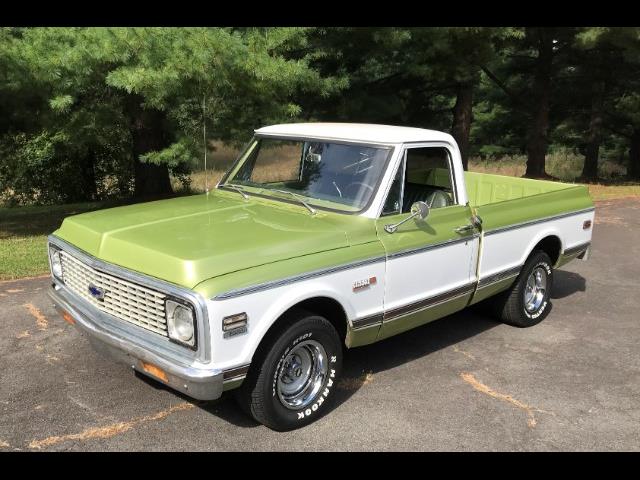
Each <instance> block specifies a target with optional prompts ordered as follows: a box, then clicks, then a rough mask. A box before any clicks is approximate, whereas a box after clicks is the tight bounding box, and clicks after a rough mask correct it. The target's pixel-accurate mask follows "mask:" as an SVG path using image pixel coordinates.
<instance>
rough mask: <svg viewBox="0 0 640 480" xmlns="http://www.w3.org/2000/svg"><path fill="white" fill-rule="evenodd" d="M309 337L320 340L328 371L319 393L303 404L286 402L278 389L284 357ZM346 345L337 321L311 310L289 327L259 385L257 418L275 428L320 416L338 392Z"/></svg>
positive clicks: (302, 423) (293, 426)
mask: <svg viewBox="0 0 640 480" xmlns="http://www.w3.org/2000/svg"><path fill="white" fill-rule="evenodd" d="M306 340H314V341H315V342H318V343H320V345H322V347H323V348H324V350H325V353H326V356H327V359H326V360H327V366H328V371H327V375H326V377H325V378H324V381H323V383H322V386H321V387H320V389H319V390H318V392H317V393H316V395H315V397H314V398H313V399H312V400H311V401H310V402H309V403H308V404H307V405H306V406H304V407H303V408H301V409H292V408H287V407H286V406H284V405H283V404H282V402H281V400H280V398H279V396H278V393H277V391H276V388H277V383H278V378H279V375H280V373H281V369H282V368H283V362H284V359H285V358H286V357H287V355H288V354H289V352H291V351H292V349H293V348H294V347H295V346H296V345H297V344H299V343H300V342H304V341H306ZM342 355H343V352H342V345H341V342H340V338H339V336H338V333H337V332H336V330H335V328H334V327H333V325H331V323H330V322H328V321H327V320H326V319H324V318H323V317H320V316H317V315H313V314H309V315H308V316H305V317H304V318H302V319H300V320H299V321H296V322H295V323H294V324H293V325H291V326H290V327H289V328H287V329H286V330H285V331H284V332H283V333H282V335H281V336H279V338H278V339H277V340H276V342H275V343H274V345H273V347H272V348H271V349H270V351H269V353H268V354H267V355H266V357H265V360H264V363H263V366H262V374H261V375H260V378H259V379H258V382H259V383H262V385H256V387H257V389H258V391H260V392H262V397H263V398H262V399H261V400H262V402H261V403H262V413H263V415H262V417H263V418H260V419H257V420H259V421H261V422H262V423H264V424H265V425H267V426H268V427H270V428H273V429H275V430H292V429H296V428H300V427H302V426H305V425H308V424H309V423H311V422H313V421H315V420H317V419H318V418H320V417H321V416H322V415H323V414H324V413H325V412H326V411H327V410H328V405H329V403H330V400H332V398H333V396H334V395H335V389H336V383H337V381H338V379H339V378H340V374H341V371H342Z"/></svg>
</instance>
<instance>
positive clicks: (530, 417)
mask: <svg viewBox="0 0 640 480" xmlns="http://www.w3.org/2000/svg"><path fill="white" fill-rule="evenodd" d="M460 377H461V378H462V380H464V381H465V382H467V383H468V384H469V385H471V386H472V387H473V388H474V389H476V390H477V391H478V392H480V393H484V394H485V395H489V396H490V397H493V398H496V399H498V400H501V401H503V402H507V403H510V404H511V405H513V406H515V407H518V408H520V409H521V410H524V411H525V412H527V426H528V427H529V428H535V426H536V425H537V422H536V417H535V415H534V412H539V413H548V414H550V415H555V414H554V413H553V412H548V411H545V410H540V409H539V408H535V407H532V406H531V405H527V404H526V403H524V402H521V401H520V400H517V399H515V398H513V397H512V396H511V395H507V394H505V393H500V392H496V391H495V390H493V389H492V388H491V387H488V386H487V385H485V384H484V383H481V382H480V381H478V380H477V379H476V377H475V376H474V375H473V374H471V373H466V372H462V373H460Z"/></svg>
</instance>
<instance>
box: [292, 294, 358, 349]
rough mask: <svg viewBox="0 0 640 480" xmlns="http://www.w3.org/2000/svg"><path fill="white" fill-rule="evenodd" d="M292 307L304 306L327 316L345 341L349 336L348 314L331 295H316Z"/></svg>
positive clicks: (305, 308) (308, 309)
mask: <svg viewBox="0 0 640 480" xmlns="http://www.w3.org/2000/svg"><path fill="white" fill-rule="evenodd" d="M291 308H302V309H304V310H307V311H309V312H312V313H315V314H317V315H321V316H323V317H324V318H326V319H327V320H328V321H329V322H330V323H331V324H332V325H333V326H334V327H335V329H336V331H337V332H338V336H339V337H340V338H341V339H342V340H343V341H344V339H345V337H346V336H347V314H346V313H345V311H344V308H342V305H340V303H339V302H338V301H337V300H334V299H333V298H329V297H315V298H309V299H307V300H303V301H302V302H300V303H297V304H296V305H294V306H293V307H291Z"/></svg>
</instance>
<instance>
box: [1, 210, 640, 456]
mask: <svg viewBox="0 0 640 480" xmlns="http://www.w3.org/2000/svg"><path fill="white" fill-rule="evenodd" d="M591 253H592V255H591V258H590V259H589V260H588V261H587V262H582V261H579V260H577V261H574V262H571V263H570V264H568V265H566V266H565V267H563V268H562V269H561V270H558V271H556V274H555V285H554V288H553V292H552V302H553V303H552V310H551V312H550V314H549V316H548V317H547V319H546V320H545V321H544V322H542V323H541V324H539V325H537V326H535V327H532V328H528V329H519V328H514V327H510V326H507V325H502V324H500V323H497V322H495V321H493V320H492V319H491V318H489V317H487V316H485V315H484V314H483V313H482V312H481V311H478V310H475V309H470V310H466V311H463V312H461V313H458V314H455V315H452V316H450V317H447V318H444V319H441V320H438V321H436V322H433V323H431V324H428V325H425V326H423V327H421V328H418V329H415V330H412V331H410V332H407V333H405V334H402V335H399V336H396V337H393V338H390V339H388V340H386V341H383V342H380V343H378V344H375V345H371V346H367V347H361V348H357V349H354V350H350V351H347V353H346V357H345V367H344V368H345V371H344V378H343V380H342V381H341V382H340V383H339V384H338V388H337V389H336V390H335V395H336V399H337V402H336V403H335V406H334V408H333V409H332V411H331V412H329V413H328V414H327V415H325V416H324V417H323V418H322V419H320V420H319V421H317V422H316V423H314V424H312V425H310V426H308V427H305V428H303V429H300V430H296V431H293V432H288V433H277V432H274V431H271V430H269V429H268V428H266V427H264V426H262V425H259V424H257V423H255V422H254V421H253V420H251V419H250V418H248V417H246V416H245V415H244V413H242V411H241V410H240V409H239V408H238V407H237V406H236V404H235V402H234V401H233V398H231V397H230V396H228V395H225V396H223V397H222V398H221V399H219V400H216V401H213V402H196V401H192V400H190V399H189V398H187V397H184V396H181V395H179V394H177V393H175V392H173V391H171V390H168V389H165V388H164V387H162V386H161V385H159V384H158V383H156V382H154V381H152V380H146V379H143V378H141V377H139V376H136V375H134V374H133V373H132V371H131V370H130V369H129V368H128V367H126V366H124V365H118V364H114V363H113V362H112V361H110V360H109V359H107V358H103V357H102V356H100V355H99V354H98V353H96V352H95V351H94V350H93V349H92V348H91V346H90V345H89V343H88V341H87V340H86V339H85V338H84V337H83V336H82V335H81V334H80V333H79V332H78V331H77V330H76V329H75V328H74V327H73V326H71V325H69V324H67V323H66V322H64V321H63V319H62V318H61V317H59V316H58V315H57V314H56V312H55V310H54V309H53V308H52V306H51V302H50V300H49V298H48V297H47V295H46V291H47V289H48V286H49V284H50V281H49V279H48V278H47V277H42V278H36V279H25V280H18V281H11V282H1V283H0V312H1V314H2V319H1V320H0V452H2V451H13V450H20V451H45V450H81V451H86V450H90V451H95V450H99V451H105V450H118V451H129V450H163V451H180V450H207V451H213V450H232V451H251V450H298V451H324V450H350V451H355V450H499V451H503V450H515V451H520V450H551V451H555V450H634V451H637V450H639V449H640V200H639V199H621V200H615V201H613V200H612V201H607V202H601V203H599V204H597V206H596V221H595V227H594V236H593V246H592V252H591Z"/></svg>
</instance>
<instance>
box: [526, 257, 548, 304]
mask: <svg viewBox="0 0 640 480" xmlns="http://www.w3.org/2000/svg"><path fill="white" fill-rule="evenodd" d="M546 293H547V272H546V270H545V269H544V268H543V267H536V268H534V269H533V271H532V272H531V274H530V275H529V278H527V284H526V285H525V288H524V308H525V310H526V311H527V312H529V313H533V312H536V311H537V310H538V309H539V308H540V306H541V305H542V302H544V297H545V295H546Z"/></svg>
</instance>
